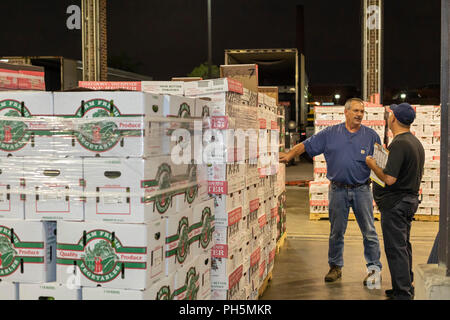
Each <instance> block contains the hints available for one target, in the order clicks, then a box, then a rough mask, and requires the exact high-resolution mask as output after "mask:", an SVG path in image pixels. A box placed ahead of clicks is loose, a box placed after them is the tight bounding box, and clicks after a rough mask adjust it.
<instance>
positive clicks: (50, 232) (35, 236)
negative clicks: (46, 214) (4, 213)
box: [0, 220, 56, 283]
mask: <svg viewBox="0 0 450 320" xmlns="http://www.w3.org/2000/svg"><path fill="white" fill-rule="evenodd" d="M0 251H1V262H0V279H1V280H2V281H8V282H29V283H43V282H52V281H55V280H56V223H55V222H50V221H45V222H38V221H20V220H0Z"/></svg>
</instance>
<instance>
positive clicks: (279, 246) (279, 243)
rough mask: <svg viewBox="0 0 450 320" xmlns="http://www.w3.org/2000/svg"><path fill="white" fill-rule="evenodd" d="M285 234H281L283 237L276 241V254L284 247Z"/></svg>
mask: <svg viewBox="0 0 450 320" xmlns="http://www.w3.org/2000/svg"><path fill="white" fill-rule="evenodd" d="M286 237H287V232H285V233H283V235H282V236H281V237H280V240H278V241H277V251H276V253H277V254H278V253H280V249H281V247H282V246H283V245H284V242H285V241H286Z"/></svg>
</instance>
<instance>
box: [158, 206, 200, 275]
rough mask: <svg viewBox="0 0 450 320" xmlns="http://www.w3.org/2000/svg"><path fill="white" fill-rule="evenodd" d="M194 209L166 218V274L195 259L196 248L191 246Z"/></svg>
mask: <svg viewBox="0 0 450 320" xmlns="http://www.w3.org/2000/svg"><path fill="white" fill-rule="evenodd" d="M192 222H193V215H192V209H186V210H184V211H183V212H180V213H177V214H173V215H170V216H169V217H167V218H165V219H164V223H165V227H166V240H165V250H164V260H165V274H166V275H169V274H171V273H174V272H176V271H177V270H178V269H179V268H181V267H183V266H184V265H186V264H189V263H190V262H191V261H192V260H193V256H194V252H193V251H194V248H191V245H190V244H191V237H192V231H191V228H190V226H191V224H192Z"/></svg>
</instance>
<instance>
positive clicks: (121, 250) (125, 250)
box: [116, 247, 147, 253]
mask: <svg viewBox="0 0 450 320" xmlns="http://www.w3.org/2000/svg"><path fill="white" fill-rule="evenodd" d="M116 252H117V253H147V248H138V247H135V248H132V247H130V248H126V247H122V248H118V249H117V250H116Z"/></svg>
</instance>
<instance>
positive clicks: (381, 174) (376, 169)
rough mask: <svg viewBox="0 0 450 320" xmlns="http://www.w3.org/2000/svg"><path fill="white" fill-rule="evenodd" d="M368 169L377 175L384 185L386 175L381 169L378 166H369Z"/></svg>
mask: <svg viewBox="0 0 450 320" xmlns="http://www.w3.org/2000/svg"><path fill="white" fill-rule="evenodd" d="M369 168H370V169H371V170H372V171H373V172H374V173H375V174H376V175H377V177H378V178H379V179H380V180H381V181H383V182H384V183H386V174H385V173H384V172H383V169H381V168H380V167H379V166H377V165H372V166H369Z"/></svg>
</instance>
